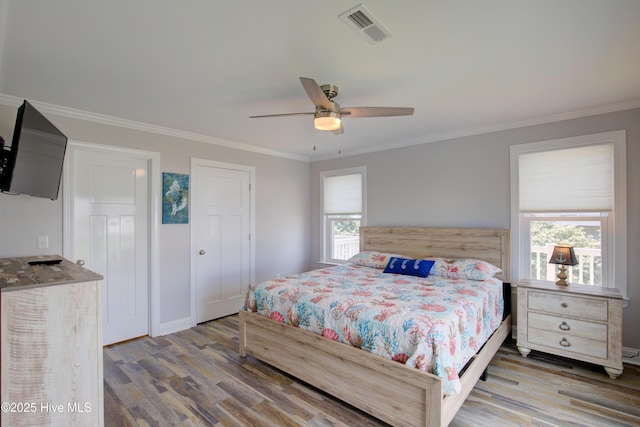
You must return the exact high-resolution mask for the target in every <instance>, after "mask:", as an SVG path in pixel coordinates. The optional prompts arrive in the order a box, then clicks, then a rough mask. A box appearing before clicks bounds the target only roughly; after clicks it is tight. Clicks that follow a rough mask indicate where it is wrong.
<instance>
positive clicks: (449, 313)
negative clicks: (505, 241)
mask: <svg viewBox="0 0 640 427" xmlns="http://www.w3.org/2000/svg"><path fill="white" fill-rule="evenodd" d="M245 308H246V309H247V310H248V311H252V312H258V313H260V314H263V315H265V316H268V317H270V318H271V319H273V320H276V321H278V322H284V323H288V324H291V325H294V326H298V327H300V328H302V329H305V330H308V331H312V332H314V333H317V334H321V335H323V336H324V337H326V338H327V339H331V340H335V341H340V342H344V343H348V344H350V345H352V346H354V347H359V348H361V349H364V350H368V351H370V352H372V353H374V354H377V355H379V356H383V357H385V358H387V359H391V360H395V361H397V362H399V363H404V364H406V365H408V366H411V367H415V368H416V369H421V370H424V371H427V372H431V373H433V374H435V375H438V376H439V377H441V378H442V379H443V391H444V393H445V394H455V393H458V392H459V391H460V378H459V376H458V373H459V372H460V370H461V369H462V368H463V367H464V366H465V364H466V363H467V362H468V361H469V360H470V359H471V357H472V356H473V355H474V354H475V353H477V351H478V350H479V349H480V347H481V346H482V345H483V344H484V342H485V341H486V340H487V339H488V338H489V337H490V336H491V334H492V333H493V331H495V330H496V329H497V328H498V326H500V323H501V320H502V312H503V299H502V282H501V281H500V280H499V279H496V278H491V279H488V280H483V281H475V280H465V279H447V278H443V277H441V276H433V275H430V276H428V277H426V278H419V277H412V276H404V275H397V274H390V273H383V270H381V269H376V268H371V267H365V266H360V265H356V264H344V265H340V266H335V267H330V268H324V269H320V270H313V271H310V272H306V273H302V274H299V275H295V276H289V277H285V278H281V279H275V280H270V281H267V282H263V283H260V284H258V285H255V286H252V287H251V290H250V291H249V295H248V297H247V301H246V305H245Z"/></svg>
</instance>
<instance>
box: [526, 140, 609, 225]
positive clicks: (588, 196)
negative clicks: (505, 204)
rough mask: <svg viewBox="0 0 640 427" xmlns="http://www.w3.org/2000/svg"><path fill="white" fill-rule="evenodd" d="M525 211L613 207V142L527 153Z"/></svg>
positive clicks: (606, 209) (568, 210) (581, 209)
mask: <svg viewBox="0 0 640 427" xmlns="http://www.w3.org/2000/svg"><path fill="white" fill-rule="evenodd" d="M518 161H519V194H520V211H521V212H603V211H611V210H613V194H614V192H613V190H614V185H613V144H598V145H589V146H583V147H578V148H568V149H562V150H552V151H542V152H535V153H523V154H520V156H519V159H518Z"/></svg>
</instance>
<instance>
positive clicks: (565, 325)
mask: <svg viewBox="0 0 640 427" xmlns="http://www.w3.org/2000/svg"><path fill="white" fill-rule="evenodd" d="M558 328H560V329H562V330H563V331H570V330H571V326H569V325H567V322H562V323H560V326H558Z"/></svg>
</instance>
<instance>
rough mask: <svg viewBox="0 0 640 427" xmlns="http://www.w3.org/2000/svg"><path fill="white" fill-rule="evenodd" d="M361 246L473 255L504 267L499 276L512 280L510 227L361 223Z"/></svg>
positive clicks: (424, 254) (418, 255) (423, 254)
mask: <svg viewBox="0 0 640 427" xmlns="http://www.w3.org/2000/svg"><path fill="white" fill-rule="evenodd" d="M360 250H361V251H378V252H388V253H395V254H400V255H406V256H409V257H412V258H426V257H441V258H473V259H479V260H482V261H486V262H489V263H491V264H493V265H495V266H497V267H500V268H501V269H502V274H498V275H496V277H498V278H500V279H502V280H503V281H506V282H508V281H509V280H510V278H511V274H510V266H511V263H510V253H511V251H510V248H509V230H506V229H491V228H429V227H360Z"/></svg>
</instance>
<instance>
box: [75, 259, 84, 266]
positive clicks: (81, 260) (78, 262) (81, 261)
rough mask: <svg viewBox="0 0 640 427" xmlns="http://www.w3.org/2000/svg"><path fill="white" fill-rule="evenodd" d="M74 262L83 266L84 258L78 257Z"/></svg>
mask: <svg viewBox="0 0 640 427" xmlns="http://www.w3.org/2000/svg"><path fill="white" fill-rule="evenodd" d="M76 264H78V265H79V266H83V265H84V260H83V259H79V260H77V261H76Z"/></svg>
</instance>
